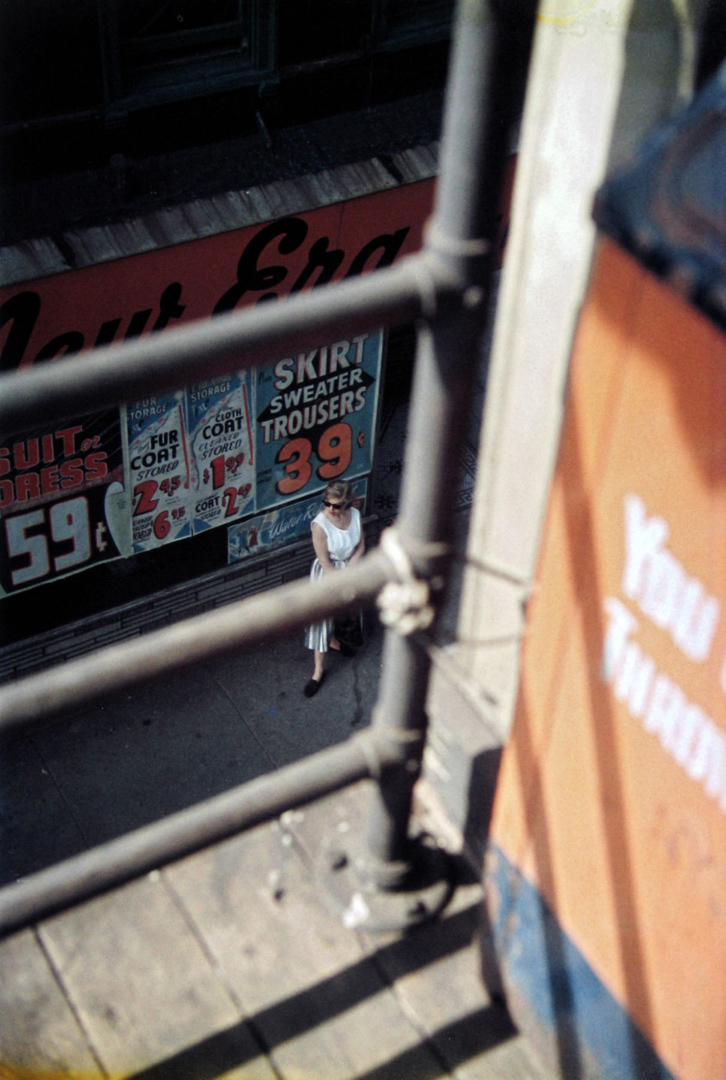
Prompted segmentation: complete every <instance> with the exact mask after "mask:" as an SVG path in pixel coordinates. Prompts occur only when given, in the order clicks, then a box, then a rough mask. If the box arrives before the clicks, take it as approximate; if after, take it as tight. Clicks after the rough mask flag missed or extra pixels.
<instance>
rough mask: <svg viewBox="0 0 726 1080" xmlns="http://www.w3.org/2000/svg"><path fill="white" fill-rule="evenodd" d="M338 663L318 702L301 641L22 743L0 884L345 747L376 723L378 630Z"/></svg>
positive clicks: (0, 822) (0, 774)
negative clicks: (308, 692)
mask: <svg viewBox="0 0 726 1080" xmlns="http://www.w3.org/2000/svg"><path fill="white" fill-rule="evenodd" d="M369 621H370V624H371V628H372V632H371V633H370V634H368V635H367V637H366V641H365V643H364V645H363V647H362V648H361V649H360V651H359V653H358V655H357V656H356V657H355V658H354V659H344V658H342V657H339V656H335V655H334V656H332V657H331V658H330V659H329V661H328V666H327V673H326V679H325V683H324V685H323V687H322V688H321V690H320V692H319V693H318V695H317V696H316V697H315V698H314V699H307V698H305V697H304V696H303V693H302V688H303V686H304V685H305V682H306V681H307V679H308V678H309V677H310V675H311V674H312V654H311V653H310V652H309V651H308V650H307V649H305V648H304V646H303V643H302V635H301V634H295V636H294V638H288V639H285V640H282V641H279V642H277V643H275V644H273V645H267V646H264V647H260V648H258V649H255V650H253V651H251V652H248V653H246V654H244V655H239V656H236V657H232V658H225V659H222V660H218V661H215V662H212V663H209V664H206V665H205V666H204V667H202V668H200V669H197V670H194V671H182V672H180V673H177V674H175V675H174V677H173V678H168V677H167V678H164V679H159V680H155V681H154V682H152V683H149V684H147V685H146V686H144V687H141V688H139V689H137V690H135V691H133V692H132V693H125V694H121V695H118V694H117V695H115V696H114V697H113V698H109V699H107V700H104V701H103V702H101V703H100V704H95V705H93V706H91V707H88V708H86V709H84V710H83V711H81V712H78V713H76V714H74V715H72V716H68V717H66V718H64V719H62V720H59V721H57V722H55V723H53V724H50V725H47V726H44V727H42V728H40V729H38V730H36V731H34V732H32V733H30V734H28V735H26V736H24V737H22V738H20V739H17V740H15V741H13V743H12V744H10V745H9V746H8V747H7V748H6V749H5V751H4V753H3V754H2V763H1V764H0V791H2V803H1V804H0V837H1V838H2V839H1V845H2V846H1V847H0V881H2V882H3V883H5V882H8V881H13V880H16V879H17V878H18V877H22V876H24V875H26V874H29V873H32V872H33V871H35V870H39V869H41V868H43V867H44V866H47V865H50V864H51V863H54V862H56V861H58V860H60V859H63V858H67V857H68V856H70V855H74V854H76V853H78V852H80V851H83V850H85V849H86V848H88V847H92V846H94V845H96V844H102V843H103V842H104V841H106V840H110V839H111V838H112V837H115V836H119V835H121V834H123V833H125V832H127V831H129V830H130V829H135V828H138V827H139V826H141V825H145V824H147V823H148V822H151V821H154V820H157V819H158V818H162V817H164V816H165V815H167V814H170V813H173V812H174V811H176V810H180V809H182V808H183V807H186V806H190V805H191V804H193V803H195V802H198V801H200V800H202V799H206V798H209V797H210V796H212V795H216V794H218V793H220V792H222V791H225V790H227V789H228V788H231V787H234V786H235V785H237V784H241V783H243V782H244V781H246V780H250V779H252V778H253V777H256V776H260V775H262V774H264V773H267V772H270V771H272V770H274V769H276V768H277V767H279V766H281V765H286V764H288V763H289V762H291V761H294V760H296V759H298V758H301V757H304V756H305V755H306V754H310V753H313V752H314V751H316V750H320V749H323V748H324V747H326V746H329V745H331V744H332V743H335V742H339V741H342V740H344V739H345V738H347V736H348V735H349V734H350V733H351V731H353V730H355V729H356V728H359V727H361V726H363V725H364V724H366V723H368V721H369V718H370V715H371V710H372V706H373V703H374V701H375V697H376V692H377V688H378V675H379V667H380V654H381V646H382V640H383V633H382V630H381V628H380V627H379V626H378V625H377V624H376V623H375V622H374V620H373V619H371V620H369Z"/></svg>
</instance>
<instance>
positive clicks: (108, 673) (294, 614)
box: [0, 548, 396, 734]
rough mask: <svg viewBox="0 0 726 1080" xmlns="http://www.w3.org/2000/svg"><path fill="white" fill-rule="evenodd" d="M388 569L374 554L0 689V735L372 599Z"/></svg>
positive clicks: (389, 578) (392, 574)
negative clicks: (349, 564) (310, 580)
mask: <svg viewBox="0 0 726 1080" xmlns="http://www.w3.org/2000/svg"><path fill="white" fill-rule="evenodd" d="M395 580H396V574H395V571H394V569H393V567H392V565H391V563H390V562H389V560H388V559H387V558H386V556H385V555H384V554H383V552H382V551H381V550H380V549H379V548H376V549H375V550H374V551H372V552H371V553H370V554H369V555H366V556H365V557H364V558H363V559H361V561H360V562H359V563H357V564H356V565H355V566H351V567H347V568H346V569H345V570H341V571H339V572H337V573H334V574H327V575H326V576H325V577H323V578H321V579H320V580H319V581H317V582H315V584H312V583H311V582H309V581H308V580H307V579H305V580H304V581H293V582H291V583H289V584H287V585H281V586H279V587H278V588H276V589H272V590H270V591H269V592H266V593H260V594H258V595H257V596H252V597H248V598H247V599H245V600H240V601H238V602H237V603H234V604H229V605H227V606H225V607H223V608H219V609H217V610H216V611H212V612H207V613H205V614H204V615H198V616H196V617H195V618H192V619H186V620H184V621H183V622H180V623H177V624H176V625H174V626H170V627H165V628H164V629H163V630H157V631H155V632H154V633H151V634H147V635H144V636H143V637H141V638H135V639H134V640H133V641H126V642H123V643H121V644H119V645H112V646H109V647H108V648H106V649H102V650H100V651H99V652H96V653H93V654H92V655H90V656H84V657H82V658H81V659H78V660H73V661H71V662H70V663H68V664H63V665H59V666H57V667H54V668H51V669H49V670H48V671H44V672H41V673H39V674H38V675H31V676H28V678H25V679H21V680H19V681H18V682H16V683H10V684H8V685H6V686H3V687H2V688H0V734H3V733H7V732H10V731H11V730H14V729H17V728H20V727H22V726H25V725H27V724H29V723H32V722H35V721H37V720H41V719H49V718H51V717H53V716H57V715H59V714H60V713H64V712H68V711H69V710H71V709H76V708H78V707H79V706H81V705H87V704H88V703H89V702H91V701H94V700H97V699H98V698H101V697H105V696H106V695H107V694H108V693H110V692H111V691H117V690H121V689H125V688H127V687H132V686H137V685H139V684H140V683H143V682H147V681H148V680H149V679H153V678H155V677H157V676H159V675H164V674H170V673H171V672H173V671H177V670H180V669H182V668H187V667H189V666H190V665H192V664H199V663H201V662H203V661H205V660H210V659H212V658H214V657H217V656H222V655H224V654H227V653H230V652H232V651H234V650H236V649H240V648H243V647H245V648H249V647H250V646H253V645H260V644H263V643H264V642H268V641H272V640H274V639H275V638H278V637H281V636H283V635H284V634H288V633H290V632H291V631H294V630H298V629H300V628H301V627H303V626H306V625H308V624H309V623H314V622H320V621H321V620H322V619H325V618H329V617H330V616H331V615H333V614H335V613H336V612H338V611H344V610H346V609H349V608H352V607H355V606H357V605H359V604H362V603H366V602H368V601H370V600H373V599H374V598H375V597H376V595H377V594H378V593H379V591H380V590H381V589H382V588H383V586H384V585H385V584H386V583H387V582H388V581H395Z"/></svg>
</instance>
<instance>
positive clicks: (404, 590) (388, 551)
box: [376, 527, 435, 637]
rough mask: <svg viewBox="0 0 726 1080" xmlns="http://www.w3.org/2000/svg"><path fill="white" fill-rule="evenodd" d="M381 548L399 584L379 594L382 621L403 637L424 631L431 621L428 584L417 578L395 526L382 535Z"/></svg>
mask: <svg viewBox="0 0 726 1080" xmlns="http://www.w3.org/2000/svg"><path fill="white" fill-rule="evenodd" d="M380 546H381V548H382V549H383V552H384V554H385V555H386V556H387V557H388V558H389V559H390V561H391V562H392V564H393V568H394V570H395V571H396V574H397V575H398V578H399V580H398V581H389V582H388V584H387V585H384V587H383V589H381V592H380V593H379V595H378V599H377V601H376V602H377V604H378V608H379V610H380V617H381V622H382V623H383V624H384V626H388V627H390V628H391V629H392V630H395V631H396V633H398V634H400V635H401V636H402V637H408V636H409V635H410V634H414V633H416V631H418V630H427V629H428V628H429V626H431V623H432V622H433V621H434V615H435V611H434V607H433V605H432V604H431V588H430V585H429V582H428V581H426V580H424V579H423V578H420V577H417V576H416V573H415V570H414V566H413V563H412V562H411V559H410V556H409V554H408V552H407V551H406V549H405V548H404V546H403V544H402V543H401V540H400V537H399V535H398V532H397V530H396V529H395V528H394V527H391V528H389V529H385V530H384V531H383V532H382V533H381V544H380Z"/></svg>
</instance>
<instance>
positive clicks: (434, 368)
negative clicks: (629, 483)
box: [368, 0, 536, 887]
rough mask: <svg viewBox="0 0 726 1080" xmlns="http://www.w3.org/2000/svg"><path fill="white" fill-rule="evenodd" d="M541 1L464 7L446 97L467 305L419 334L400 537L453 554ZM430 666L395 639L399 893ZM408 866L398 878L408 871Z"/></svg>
mask: <svg viewBox="0 0 726 1080" xmlns="http://www.w3.org/2000/svg"><path fill="white" fill-rule="evenodd" d="M535 10H536V4H535V3H534V2H533V0H460V3H459V8H458V12H457V23H456V27H455V34H454V42H453V56H452V62H451V72H450V75H449V83H448V88H447V98H446V108H445V116H444V132H443V145H442V157H441V171H440V177H439V184H438V193H437V200H436V206H435V212H434V216H433V219H432V222H431V223H430V225H429V228H428V231H427V238H426V247H425V252H426V255H427V256H428V257H430V258H431V259H432V260H435V261H436V262H437V263H438V265H439V266H440V267H441V266H442V264H443V267H444V268H445V270H446V271H447V272H450V273H451V274H452V275H455V276H456V278H457V279H458V280H460V283H461V289H460V293H461V303H460V305H459V306H453V307H450V308H448V309H446V310H444V311H441V312H435V313H434V314H433V318H432V319H431V320H430V325H424V326H422V327H421V329H420V331H419V337H418V352H417V358H416V370H415V377H414V388H413V396H412V403H411V413H410V421H409V431H408V435H407V441H406V451H405V471H404V479H403V488H402V495H401V511H400V515H399V518H398V531H399V535H400V538H401V541H402V543H403V545H404V547H405V548H407V549H409V550H412V549H415V546H416V542H417V541H425V542H429V543H442V542H443V543H445V544H449V543H450V541H451V538H452V533H453V514H454V508H455V498H456V489H457V479H458V467H459V450H460V438H461V427H462V425H463V423H464V417H465V415H466V410H465V405H466V398H467V394H468V393H469V391H470V388H471V387H472V385H473V377H474V373H475V371H476V366H477V364H478V363H479V361H480V356H481V341H482V332H483V329H484V324H485V318H486V313H487V309H488V301H489V292H490V283H491V274H492V270H493V265H494V258H493V255H494V253H493V251H492V245H493V240H494V237H495V232H496V213H497V210H498V205H499V198H500V192H501V189H502V179H503V170H504V164H505V161H506V155H507V149H508V137H509V127H510V123H509V121H510V119H511V117H512V111H513V109H514V108H516V107H517V103H518V99H519V97H520V94H521V87H520V85H519V83H520V75H519V71H520V70H521V67H520V65H518V64H516V63H515V62H514V60H515V55H514V54H515V53H516V52H517V50H518V49H519V50H520V55H521V50H522V48H525V49H527V50H528V49H529V44H530V42H531V37H532V31H533V29H534V22H535ZM429 668H430V663H429V660H428V657H427V656H426V655H425V654H424V653H423V652H422V651H421V650H420V649H419V648H416V647H415V646H414V645H413V643H412V642H411V641H410V639H408V638H405V637H401V636H400V635H399V634H398V633H397V632H396V631H395V630H389V631H388V632H387V635H386V641H385V645H384V654H383V673H382V680H381V689H380V694H379V699H378V705H377V707H376V717H375V724H376V725H377V728H378V732H379V733H380V734H381V735H382V736H383V737H384V738H385V737H388V738H393V739H398V740H402V739H404V740H409V741H410V743H411V752H410V754H409V760H408V762H407V764H405V765H400V766H397V767H392V768H389V769H387V770H386V771H384V773H383V774H382V776H381V778H380V782H379V784H378V785H377V789H376V791H375V793H374V795H373V801H372V806H371V812H370V819H369V831H368V848H369V856H370V859H371V866H372V873H373V874H374V875H375V874H377V875H378V878H379V881H380V883H381V884H382V885H384V886H385V885H386V884H388V885H389V887H395V884H396V879H397V877H398V878H399V879H400V875H401V874H405V872H406V866H407V864H408V863H409V862H410V857H411V850H410V846H409V817H410V811H411V802H412V795H413V788H414V785H415V782H416V779H417V776H418V773H419V771H420V766H421V760H422V756H423V749H424V741H425V735H426V715H425V701H426V694H427V687H428V676H429ZM397 868H399V871H400V873H399V871H397Z"/></svg>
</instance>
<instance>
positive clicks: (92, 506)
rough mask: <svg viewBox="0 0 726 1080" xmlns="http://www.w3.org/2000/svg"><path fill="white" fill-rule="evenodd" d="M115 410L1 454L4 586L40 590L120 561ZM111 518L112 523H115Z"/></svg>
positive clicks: (0, 572) (45, 432) (19, 440)
mask: <svg viewBox="0 0 726 1080" xmlns="http://www.w3.org/2000/svg"><path fill="white" fill-rule="evenodd" d="M122 481H123V461H122V451H121V428H120V422H119V411H118V409H108V410H104V411H103V412H99V413H95V414H94V415H92V416H84V417H81V418H79V419H76V420H73V421H65V422H63V423H59V424H58V425H57V426H56V427H55V428H51V429H48V428H43V429H39V430H37V431H33V432H29V433H25V434H23V435H21V436H17V437H15V438H14V439H10V440H8V441H7V442H6V443H5V444H4V445H3V446H0V526H1V527H0V585H1V587H2V589H3V590H4V591H5V592H12V591H14V590H16V589H19V588H27V587H29V586H31V585H38V584H42V583H43V582H46V581H51V580H53V579H54V578H57V577H60V576H62V575H64V574H69V573H72V572H74V571H77V570H83V569H86V568H87V567H88V566H92V565H95V564H96V563H99V562H104V561H106V560H107V559H111V558H115V557H117V556H118V555H119V554H120V553H121V550H122V547H123V541H122V538H121V536H120V535H119V531H118V528H117V527H116V517H117V515H116V513H115V507H114V508H113V509H112V510H109V513H108V520H107V513H106V511H107V504H112V503H113V501H114V498H115V497H116V496H117V494H118V493H119V492H121V491H122V490H123V485H122ZM112 517H113V519H114V520H113V522H112V521H111V520H110V519H111V518H112Z"/></svg>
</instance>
